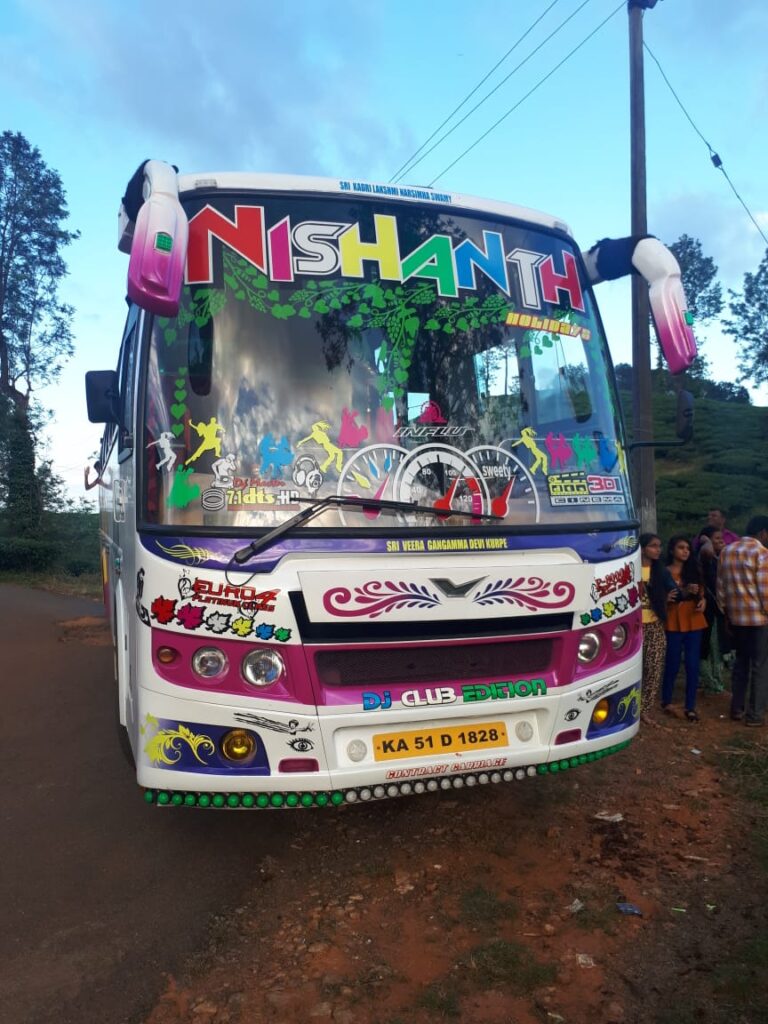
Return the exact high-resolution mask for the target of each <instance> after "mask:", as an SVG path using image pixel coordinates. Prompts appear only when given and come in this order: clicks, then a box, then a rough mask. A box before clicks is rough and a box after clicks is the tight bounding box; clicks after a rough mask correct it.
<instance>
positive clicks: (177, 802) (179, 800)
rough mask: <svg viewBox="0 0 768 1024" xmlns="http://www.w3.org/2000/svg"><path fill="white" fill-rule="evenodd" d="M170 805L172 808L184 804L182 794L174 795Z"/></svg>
mask: <svg viewBox="0 0 768 1024" xmlns="http://www.w3.org/2000/svg"><path fill="white" fill-rule="evenodd" d="M171 803H172V804H173V806H174V807H181V805H182V804H183V803H184V794H183V793H174V794H173V796H172V797H171Z"/></svg>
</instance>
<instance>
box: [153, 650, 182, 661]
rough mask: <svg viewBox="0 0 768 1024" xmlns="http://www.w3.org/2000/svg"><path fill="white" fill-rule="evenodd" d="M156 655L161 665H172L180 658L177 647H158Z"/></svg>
mask: <svg viewBox="0 0 768 1024" xmlns="http://www.w3.org/2000/svg"><path fill="white" fill-rule="evenodd" d="M155 655H156V657H157V660H158V661H159V662H160V664H161V665H170V664H172V663H173V662H174V661H176V659H177V658H178V656H179V652H178V651H177V650H176V648H175V647H158V648H157V650H156V651H155Z"/></svg>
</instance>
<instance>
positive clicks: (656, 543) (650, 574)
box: [640, 533, 667, 725]
mask: <svg viewBox="0 0 768 1024" xmlns="http://www.w3.org/2000/svg"><path fill="white" fill-rule="evenodd" d="M660 556H661V537H659V536H658V534H655V533H642V534H641V535H640V560H641V568H640V574H641V575H640V604H641V607H642V610H643V686H642V699H641V707H640V718H641V719H642V721H643V722H645V723H646V725H653V724H655V723H654V722H653V719H652V718H651V717H650V715H651V712H652V711H653V709H654V708H655V707H656V702H657V700H658V699H659V687H660V686H661V674H662V672H663V671H664V657H665V655H666V653H667V634H666V632H665V631H664V622H665V620H666V618H667V588H666V587H665V584H664V569H663V567H662V565H661V560H660Z"/></svg>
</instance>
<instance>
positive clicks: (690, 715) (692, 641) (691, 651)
mask: <svg viewBox="0 0 768 1024" xmlns="http://www.w3.org/2000/svg"><path fill="white" fill-rule="evenodd" d="M666 577H667V586H668V587H670V584H671V588H670V591H669V601H668V604H667V621H666V631H667V654H666V658H665V661H664V678H663V680H662V683H661V706H662V708H664V709H665V710H666V709H667V708H668V707H669V706H670V704H671V703H672V695H673V693H674V690H675V679H676V678H677V673H678V670H679V668H680V659H681V657H682V658H683V659H684V661H685V717H686V718H687V719H688V721H689V722H698V720H699V716H698V714H697V713H696V694H697V692H698V689H699V664H700V659H701V638H702V635H703V633H704V630H705V629H706V628H707V620H706V617H705V615H704V609H705V608H706V606H707V601H706V597H705V593H704V581H703V580H702V578H701V570H700V569H699V565H698V563H697V561H696V559H695V558H694V557H693V549H692V548H691V543H690V541H689V540H688V538H687V537H683V536H680V535H678V536H675V537H672V538H671V539H670V541H669V543H668V544H667V568H666Z"/></svg>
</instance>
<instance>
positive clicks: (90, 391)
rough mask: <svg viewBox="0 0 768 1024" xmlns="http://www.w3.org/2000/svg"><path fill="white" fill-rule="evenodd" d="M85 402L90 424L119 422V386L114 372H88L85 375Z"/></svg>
mask: <svg viewBox="0 0 768 1024" xmlns="http://www.w3.org/2000/svg"><path fill="white" fill-rule="evenodd" d="M85 401H86V404H87V406H88V419H89V420H90V421H91V423H119V422H120V405H119V401H120V385H119V382H118V379H117V373H116V371H115V370H89V371H88V373H86V375H85Z"/></svg>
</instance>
